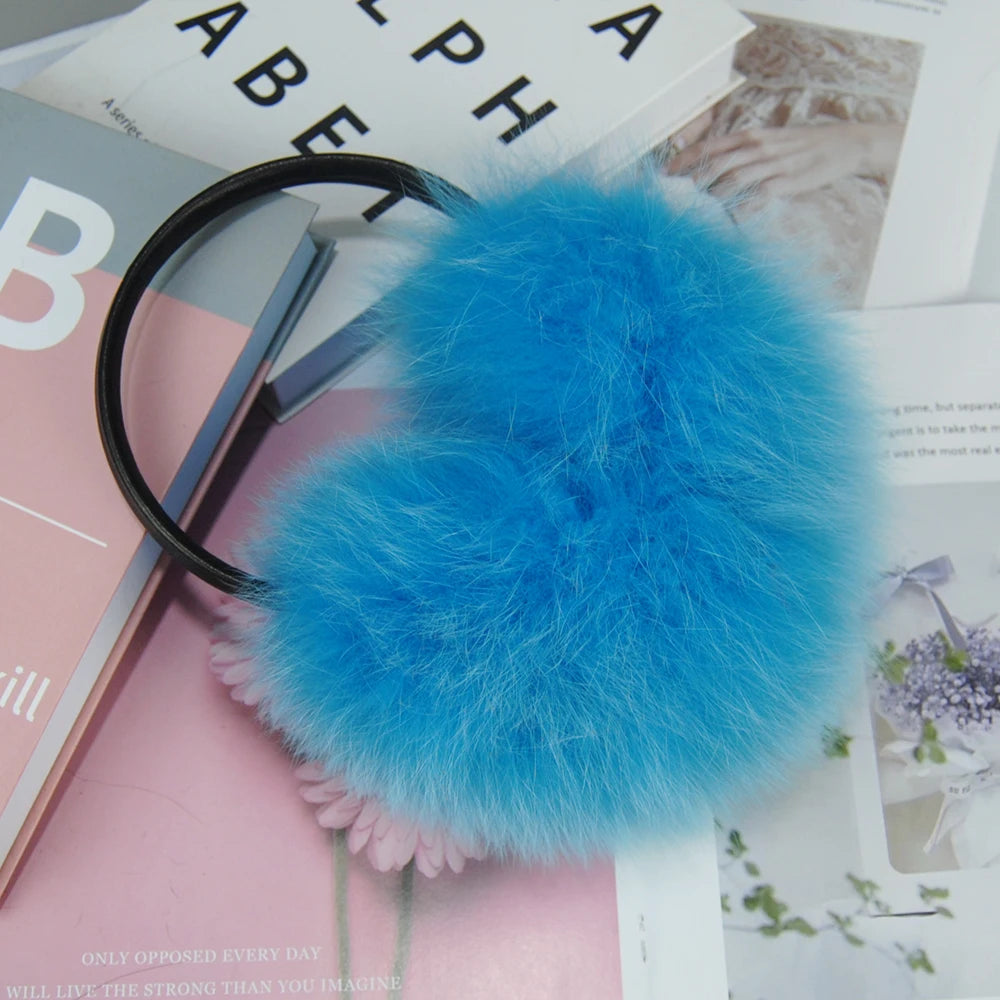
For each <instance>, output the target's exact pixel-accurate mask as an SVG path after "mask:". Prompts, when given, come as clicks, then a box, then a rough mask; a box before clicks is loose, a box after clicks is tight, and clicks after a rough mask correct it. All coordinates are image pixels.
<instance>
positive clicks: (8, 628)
mask: <svg viewBox="0 0 1000 1000" xmlns="http://www.w3.org/2000/svg"><path fill="white" fill-rule="evenodd" d="M0 137H2V141H3V143H4V147H5V152H4V156H3V160H2V163H0V383H2V385H3V398H4V433H3V434H2V435H0V550H2V552H3V564H4V572H3V575H2V576H0V636H2V639H0V648H2V650H3V662H2V663H0V685H2V686H0V893H2V890H3V888H4V887H5V886H6V883H7V881H8V879H9V878H10V877H11V874H12V872H13V870H14V868H15V866H16V863H17V859H18V858H19V857H20V856H21V854H22V853H23V851H24V850H25V849H26V847H27V842H28V839H29V838H30V833H31V831H32V830H33V828H34V827H35V826H36V825H37V823H38V822H39V821H40V819H41V810H42V809H43V808H44V804H45V801H46V800H47V798H48V796H49V795H50V794H51V791H52V789H53V787H54V785H55V783H56V782H57V781H58V779H59V776H60V774H61V770H62V768H61V766H60V762H61V761H62V759H63V758H62V754H63V750H64V745H70V746H71V745H72V744H73V742H74V739H75V737H76V735H77V729H78V727H79V725H81V724H83V722H84V721H85V719H86V715H87V706H89V705H90V704H91V702H92V695H93V696H96V694H97V693H98V692H99V691H100V688H101V686H102V684H103V683H104V682H105V680H106V678H107V675H108V672H109V671H110V670H112V669H113V661H114V656H113V652H112V651H113V649H114V647H115V645H116V643H117V640H118V637H119V635H120V633H121V632H122V631H123V630H127V629H128V627H129V622H130V616H132V613H133V610H134V609H135V608H138V607H139V606H141V604H142V601H143V599H144V592H145V588H146V585H147V581H148V580H149V578H150V574H151V573H152V571H153V567H154V564H155V563H156V561H157V558H158V555H159V552H158V549H157V547H156V545H155V544H154V543H153V542H152V540H151V539H148V538H145V537H144V531H143V529H142V526H141V525H140V524H139V523H138V521H137V520H136V518H135V516H134V515H133V513H132V511H131V510H130V509H129V507H128V504H127V503H126V502H125V501H124V499H123V498H122V496H121V495H120V492H119V490H118V488H117V485H116V483H115V481H114V478H113V476H112V475H111V471H110V469H109V468H108V466H107V462H106V461H105V457H104V451H103V449H102V446H101V439H100V436H99V433H98V422H97V414H96V411H95V407H94V381H93V374H92V373H93V370H94V364H95V359H96V356H97V345H98V341H99V338H100V334H101V327H102V323H103V320H104V316H105V314H106V312H107V310H108V307H109V305H110V303H111V300H112V296H113V295H114V293H115V291H116V289H117V287H118V284H119V281H120V279H121V275H123V274H124V273H125V270H126V268H127V267H128V266H129V264H130V263H131V261H132V259H133V257H134V256H135V254H136V253H137V252H138V251H139V249H140V247H141V246H142V245H143V243H144V242H145V241H146V239H147V238H148V236H149V234H150V233H151V232H152V231H153V229H155V228H156V226H157V225H159V223H160V221H161V219H162V218H163V217H164V216H165V215H168V214H169V213H170V212H172V211H173V210H174V209H176V208H177V207H178V205H180V204H181V203H182V202H183V201H184V200H186V199H187V198H188V197H190V196H191V195H192V194H194V193H195V192H197V191H199V190H201V189H202V188H203V187H205V186H206V185H207V184H209V183H211V182H212V181H214V180H216V179H217V178H218V175H219V174H218V171H217V170H216V169H215V168H213V167H209V166H207V165H206V164H204V163H199V162H197V161H193V160H189V159H187V158H186V157H183V156H180V155H178V154H175V153H170V152H167V151H166V150H162V149H158V148H156V147H153V146H140V145H138V144H136V143H130V142H129V141H128V140H127V139H126V138H125V137H124V136H117V135H114V134H112V133H110V132H108V131H107V130H105V129H101V128H98V127H97V126H95V125H93V124H91V123H90V122H85V121H82V120H80V119H78V118H75V117H73V116H71V115H67V114H65V113H64V112H61V111H57V110H55V109H53V108H49V107H47V106H45V105H42V104H38V103H36V102H35V101H30V100H28V99H27V98H24V97H21V96H19V95H16V94H12V93H9V92H7V91H0ZM67 150H71V151H72V156H67V155H66V151H67ZM314 212H315V207H314V206H312V205H309V204H308V203H306V202H303V201H300V200H299V199H293V198H288V197H280V198H278V199H275V200H273V201H272V202H270V203H268V204H267V205H262V206H260V209H259V210H258V211H256V212H250V213H240V214H239V216H238V217H237V218H236V219H234V224H235V225H234V228H233V229H232V230H231V231H228V232H226V233H224V234H220V235H219V238H218V239H217V240H214V241H211V240H207V239H196V240H194V241H192V243H191V244H190V245H189V246H188V247H187V248H186V249H185V251H184V252H183V253H182V254H179V255H178V256H177V257H176V258H175V266H174V267H173V268H171V269H169V270H168V271H167V272H166V274H165V275H164V276H161V277H160V278H158V280H157V281H156V282H155V284H154V288H153V290H152V291H151V292H150V293H149V294H148V295H147V296H146V299H145V301H144V303H143V309H142V311H141V312H140V314H139V317H138V318H137V320H136V322H135V323H134V330H135V335H134V336H133V337H132V338H131V339H130V344H129V348H130V350H129V362H128V368H127V371H128V373H129V380H128V385H127V386H126V391H125V392H124V394H123V395H124V402H123V405H124V408H125V412H126V419H127V420H128V421H129V426H130V428H131V430H132V439H133V441H134V442H135V445H134V446H135V451H136V456H137V461H138V462H140V463H141V466H142V468H143V469H144V471H145V475H146V476H147V480H148V482H149V483H150V488H151V489H152V490H153V491H154V494H155V495H156V496H158V497H160V498H162V502H163V503H164V505H165V508H166V509H167V510H169V511H170V512H171V516H173V517H177V516H178V515H179V514H180V512H181V511H182V510H183V508H184V507H185V506H186V505H187V504H188V501H189V500H190V499H191V497H192V494H193V493H194V491H195V488H196V485H197V483H198V480H199V479H200V478H201V476H202V474H203V473H204V472H205V471H206V469H207V468H208V467H209V464H210V461H211V459H212V454H213V451H214V450H215V448H216V446H217V445H218V443H219V442H220V440H221V439H222V438H223V436H224V434H225V432H226V428H227V425H228V424H229V422H230V420H231V419H232V418H233V417H234V415H235V414H236V413H237V412H238V411H239V410H240V408H241V407H242V405H243V401H244V399H245V397H247V396H248V394H249V395H252V394H253V391H255V390H256V389H257V387H258V385H259V379H258V376H257V373H258V370H260V369H262V368H263V367H264V366H265V364H266V361H267V358H268V352H269V349H270V347H271V345H272V343H273V342H274V341H275V338H276V336H277V335H278V333H279V331H280V329H281V325H282V318H283V316H284V315H285V313H286V311H287V310H288V309H289V308H290V307H291V305H292V304H293V303H294V302H295V300H296V296H297V293H298V289H299V288H300V286H301V285H302V283H303V281H304V279H305V277H306V275H307V274H308V273H309V270H310V268H311V266H312V263H313V261H314V260H315V259H316V258H317V254H316V246H315V244H314V243H313V241H312V240H311V239H310V238H309V236H308V235H307V233H306V229H307V227H308V225H309V223H310V222H311V220H312V217H313V214H314ZM261 234H266V240H264V241H263V242H261V240H262V237H261ZM206 273H211V274H212V279H211V280H210V281H209V280H208V279H206V278H205V277H204V275H205V274H206ZM143 334H145V336H143Z"/></svg>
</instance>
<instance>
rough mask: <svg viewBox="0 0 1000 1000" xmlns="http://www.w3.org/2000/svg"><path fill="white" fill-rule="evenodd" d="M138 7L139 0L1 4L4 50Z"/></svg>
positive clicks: (6, 0) (11, 0)
mask: <svg viewBox="0 0 1000 1000" xmlns="http://www.w3.org/2000/svg"><path fill="white" fill-rule="evenodd" d="M138 6H139V0H0V49H6V48H9V47H10V46H11V45H20V44H21V43H22V42H30V41H32V40H34V39H36V38H43V37H44V36H45V35H51V34H54V33H55V32H57V31H65V30H66V29H67V28H77V27H79V26H80V25H81V24H87V23H89V22H90V21H100V20H101V19H102V18H105V17H112V16H114V15H115V14H123V13H124V12H125V11H127V10H132V9H133V8H135V7H138Z"/></svg>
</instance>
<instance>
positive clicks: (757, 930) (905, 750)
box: [719, 304, 1000, 1000]
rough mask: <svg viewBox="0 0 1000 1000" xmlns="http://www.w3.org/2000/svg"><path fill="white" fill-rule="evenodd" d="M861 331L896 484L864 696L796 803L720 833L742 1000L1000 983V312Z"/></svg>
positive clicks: (965, 989)
mask: <svg viewBox="0 0 1000 1000" xmlns="http://www.w3.org/2000/svg"><path fill="white" fill-rule="evenodd" d="M858 322H859V324H860V326H861V327H862V329H863V336H864V340H865V344H866V347H867V355H868V359H869V362H870V365H871V370H872V382H873V384H874V385H876V386H877V387H878V400H879V402H880V404H881V405H882V407H883V422H882V433H883V435H884V437H883V440H884V458H885V461H886V465H887V469H888V471H889V475H890V477H891V482H892V486H891V490H890V496H889V504H888V510H887V512H886V513H887V532H886V534H887V539H886V545H885V549H884V551H885V553H886V567H885V576H884V577H883V578H882V579H881V580H880V581H878V582H877V583H876V584H875V585H874V586H873V599H872V626H871V627H872V631H871V636H872V641H871V653H870V656H869V658H868V661H867V662H866V663H864V664H861V665H859V669H860V670H861V671H862V672H863V674H864V678H865V682H864V685H863V692H864V694H863V697H862V698H861V699H860V702H861V703H860V704H859V705H858V706H857V708H856V710H855V711H854V712H853V713H849V715H848V717H847V718H846V719H844V720H837V719H831V722H830V727H829V728H828V729H827V730H826V732H825V733H824V734H822V737H821V739H822V744H823V751H824V756H823V758H822V760H823V762H822V764H820V765H818V766H816V767H815V768H813V769H812V770H811V771H810V772H809V773H808V774H807V775H806V776H805V777H804V778H803V779H802V780H800V781H799V782H797V784H796V786H795V788H794V789H792V790H791V792H790V793H789V794H788V795H786V796H784V797H783V798H781V799H780V800H778V801H776V802H771V803H766V804H765V805H764V806H763V807H762V808H759V809H757V810H755V811H751V812H749V813H747V814H745V815H741V816H739V817H730V818H727V819H726V820H725V821H724V822H723V823H722V824H721V825H720V829H719V856H720V882H721V889H722V893H723V910H724V914H723V923H724V926H725V947H726V953H727V966H728V972H729V985H730V990H731V994H732V997H733V1000H741V998H753V1000H785V998H787V1000H792V998H798V997H801V996H805V995H808V996H810V997H818V998H829V1000H834V998H837V1000H841V998H853V997H860V996H871V997H893V998H894V1000H897V998H906V997H919V998H926V1000H930V998H935V1000H949V998H968V1000H971V998H977V1000H979V998H985V997H990V996H992V995H993V994H995V992H996V987H997V985H998V984H1000V959H998V957H997V955H996V951H995V948H994V947H993V944H992V938H993V931H992V926H993V925H992V919H991V914H993V913H994V912H995V907H996V899H997V897H998V895H1000V867H998V866H1000V778H998V777H997V775H996V773H995V770H996V768H997V765H998V763H1000V739H998V736H997V731H996V730H995V726H996V727H1000V653H998V652H997V651H998V650H1000V639H998V633H997V632H996V627H997V626H996V617H997V612H998V611H1000V534H998V531H1000V529H998V527H997V520H996V511H997V510H998V509H1000V390H998V385H1000V381H998V379H997V375H998V373H1000V362H997V361H996V360H995V358H996V355H997V348H998V346H1000V345H998V339H997V338H998V334H997V331H998V330H1000V305H984V304H968V305H950V306H935V307H920V308H911V309H898V310H896V309H894V310H876V311H871V312H868V313H865V314H863V315H862V316H861V317H860V318H859V321H858ZM810 984H811V985H810Z"/></svg>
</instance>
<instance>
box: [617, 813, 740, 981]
mask: <svg viewBox="0 0 1000 1000" xmlns="http://www.w3.org/2000/svg"><path fill="white" fill-rule="evenodd" d="M615 880H616V884H617V889H618V934H619V939H620V943H621V965H622V1000H662V998H664V997H677V998H687V997H697V998H698V1000H726V955H725V949H724V947H723V941H722V926H721V924H720V923H719V878H718V870H717V867H716V860H715V836H714V832H713V829H712V822H711V819H710V818H708V817H706V821H705V830H704V832H703V833H702V834H700V835H698V834H696V835H693V836H691V837H690V838H689V839H685V840H683V841H681V842H673V843H670V844H669V845H664V846H657V845H650V846H649V847H647V848H646V849H644V850H641V851H639V850H636V851H633V852H630V853H627V854H621V855H619V856H617V857H616V858H615Z"/></svg>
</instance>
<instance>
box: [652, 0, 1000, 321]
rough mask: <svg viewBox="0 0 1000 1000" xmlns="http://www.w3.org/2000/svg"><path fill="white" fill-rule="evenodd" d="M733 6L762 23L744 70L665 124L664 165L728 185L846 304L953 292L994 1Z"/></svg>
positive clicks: (978, 165)
mask: <svg viewBox="0 0 1000 1000" xmlns="http://www.w3.org/2000/svg"><path fill="white" fill-rule="evenodd" d="M739 6H740V7H742V8H744V9H745V12H746V14H747V16H748V17H750V18H751V20H753V21H754V23H755V24H756V25H757V30H756V31H755V32H754V33H753V34H752V35H750V36H748V38H746V39H744V40H743V41H742V42H741V43H740V44H739V46H738V49H737V55H736V57H735V61H734V65H735V68H736V69H737V71H738V72H740V73H741V74H743V75H744V76H745V77H746V78H747V79H746V82H745V83H744V84H743V85H742V86H741V87H740V88H738V89H737V90H736V91H734V92H733V93H732V94H731V95H730V96H728V97H727V98H725V99H724V100H723V101H722V102H721V103H719V104H717V105H716V106H715V107H714V108H713V109H712V110H711V111H710V112H709V113H708V114H706V115H704V116H702V117H701V118H699V119H698V120H696V121H694V122H692V123H691V124H690V125H689V126H687V127H686V128H685V129H683V130H682V131H681V132H680V133H678V134H677V135H675V136H674V137H673V138H672V141H671V142H670V143H668V144H667V145H666V146H665V148H664V150H663V151H662V152H663V156H664V159H665V161H666V162H665V170H666V172H667V173H668V174H679V173H680V174H689V175H693V176H696V177H697V178H698V179H699V180H700V181H701V182H702V183H712V190H713V191H714V192H717V193H718V194H720V195H722V196H725V197H727V198H734V197H735V198H737V199H738V204H737V205H736V206H735V208H734V214H735V215H736V217H737V219H746V220H750V219H752V220H753V224H754V225H755V226H764V225H767V226H769V227H770V228H771V230H772V232H774V233H775V234H776V235H777V236H778V237H779V238H781V239H784V240H789V241H791V242H792V244H793V245H794V246H795V248H796V255H797V260H798V259H801V260H806V259H807V258H809V257H811V258H812V260H811V264H812V268H811V269H812V271H813V272H814V273H816V274H818V276H819V278H820V280H821V282H825V283H827V284H829V285H831V286H832V291H833V292H834V294H835V297H836V301H837V302H838V303H839V305H840V306H841V307H843V308H858V307H861V306H865V307H869V308H878V307H890V306H908V305H917V304H923V303H931V302H941V301H953V300H955V299H959V298H962V297H963V296H964V295H965V294H966V290H967V287H968V284H969V279H970V273H971V269H972V266H973V258H974V255H975V250H976V243H977V236H978V233H979V227H980V219H981V218H982V214H983V210H984V206H985V204H986V199H987V194H988V190H989V182H990V174H991V167H992V163H993V156H994V150H995V148H996V137H997V133H998V129H1000V67H998V65H997V56H996V52H995V44H994V43H995V39H996V38H997V37H1000V7H998V6H997V5H996V4H982V3H978V2H976V0H947V2H945V0H940V2H939V0H932V2H923V0H919V2H912V3H910V2H907V3H890V2H887V0H757V2H754V3H752V4H739ZM943 151H947V153H946V155H945V153H944V152H943ZM943 170H946V171H947V176H945V177H942V171H943ZM713 182H714V183H713Z"/></svg>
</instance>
